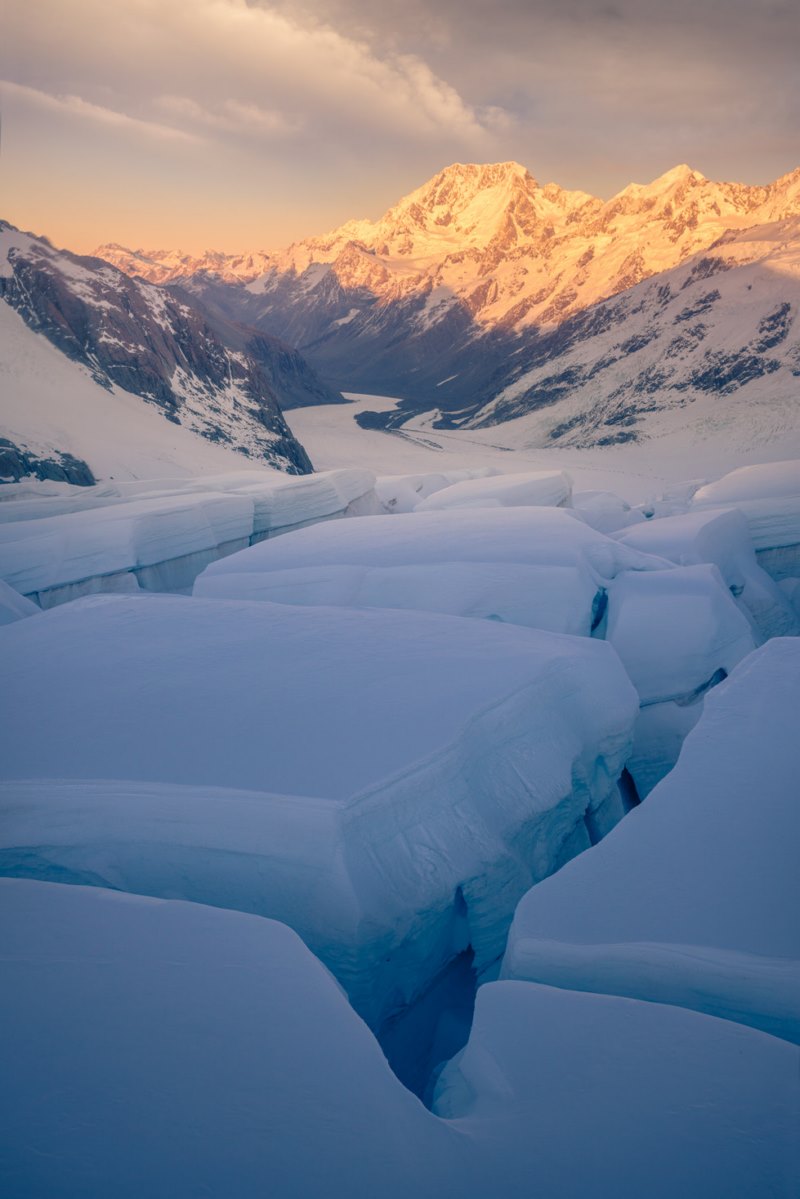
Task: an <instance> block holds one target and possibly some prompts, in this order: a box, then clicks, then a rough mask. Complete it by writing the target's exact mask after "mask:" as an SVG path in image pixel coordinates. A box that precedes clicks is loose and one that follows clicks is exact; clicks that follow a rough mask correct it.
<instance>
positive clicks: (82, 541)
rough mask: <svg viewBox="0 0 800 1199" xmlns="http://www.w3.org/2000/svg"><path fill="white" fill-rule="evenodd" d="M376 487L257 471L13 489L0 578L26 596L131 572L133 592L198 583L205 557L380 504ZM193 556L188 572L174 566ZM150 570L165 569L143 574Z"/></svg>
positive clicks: (368, 480) (341, 475)
mask: <svg viewBox="0 0 800 1199" xmlns="http://www.w3.org/2000/svg"><path fill="white" fill-rule="evenodd" d="M373 483H374V475H371V474H370V473H369V472H368V471H363V470H338V471H331V472H328V473H324V474H320V475H310V476H304V477H301V478H290V479H287V478H286V477H285V476H281V475H279V474H278V473H277V472H274V474H273V476H270V475H268V474H266V473H265V472H262V471H258V470H253V471H239V472H236V473H233V474H227V475H212V476H206V477H205V478H204V479H188V480H185V481H181V480H153V481H151V482H148V483H138V482H137V483H129V484H125V483H119V484H117V485H116V486H115V485H113V484H105V485H102V486H98V487H87V488H70V487H69V486H68V485H63V484H62V485H52V484H49V485H48V484H43V485H41V486H40V487H39V488H36V487H35V486H34V485H33V484H30V483H23V484H18V485H16V486H14V485H11V486H12V487H14V492H13V494H12V495H11V496H10V497H8V498H5V497H4V500H3V502H2V503H0V577H2V578H5V579H6V580H7V581H8V582H9V583H11V584H12V585H13V586H14V587H16V588H17V589H18V590H19V591H21V592H24V593H25V594H26V595H29V594H34V593H40V592H43V591H47V590H49V589H53V588H65V587H70V586H72V585H75V584H80V583H84V582H87V581H90V580H91V581H92V587H91V588H89V590H104V589H105V588H106V586H107V584H106V583H104V582H103V577H104V576H113V575H118V574H119V573H120V572H134V571H135V572H137V577H136V578H131V579H130V580H127V584H126V585H127V587H128V589H136V587H137V586H138V581H141V582H142V583H143V585H144V586H146V587H148V588H150V589H154V590H171V589H173V588H175V587H178V588H180V587H185V586H191V583H192V581H193V579H194V577H195V576H196V575H197V573H198V572H199V571H200V570H201V569H202V568H203V567H204V566H205V565H206V564H207V562H208V561H210V560H212V559H214V558H216V557H218V556H219V555H220V554H221V553H230V552H231V551H232V550H234V549H241V548H243V547H244V546H247V545H249V543H250V541H251V540H252V539H255V538H258V539H260V538H262V537H268V536H270V535H271V534H274V533H278V532H282V531H284V529H285V528H286V527H292V526H298V525H302V524H305V523H308V522H313V521H316V520H323V519H327V518H328V517H331V516H341V515H346V514H348V513H349V512H353V511H358V510H364V511H367V512H373V511H375V510H377V509H378V508H379V504H378V501H377V498H376V497H375V495H374V492H373V491H372V485H373ZM56 487H61V488H66V489H65V490H55V488H56ZM76 492H80V493H82V494H77V495H76V494H75V493H76ZM17 495H19V498H16V496H17ZM198 555H205V556H204V557H198ZM190 556H191V559H190V560H189V561H187V562H186V563H184V564H183V573H182V572H181V567H179V566H175V567H173V568H170V563H171V562H173V561H174V560H176V559H178V560H181V559H186V558H189V557H190ZM150 566H163V569H162V570H161V571H160V572H159V571H155V572H150V573H149V574H148V575H147V576H142V573H141V568H143V567H150ZM109 589H111V588H110V586H109ZM65 598H72V595H71V593H67V595H66V597H65Z"/></svg>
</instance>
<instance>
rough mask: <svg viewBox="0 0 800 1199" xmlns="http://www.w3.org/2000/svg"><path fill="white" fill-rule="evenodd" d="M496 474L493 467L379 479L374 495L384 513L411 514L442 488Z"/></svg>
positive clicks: (497, 472)
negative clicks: (419, 504)
mask: <svg viewBox="0 0 800 1199" xmlns="http://www.w3.org/2000/svg"><path fill="white" fill-rule="evenodd" d="M499 473H500V472H499V471H498V470H497V469H496V468H495V467H491V466H484V467H480V466H477V467H474V468H469V467H467V468H465V469H462V470H449V471H431V472H428V473H423V474H411V475H381V476H380V478H379V479H378V480H377V481H376V483H375V491H376V493H377V495H378V497H379V499H380V501H381V503H382V504H383V506H384V507H385V509H386V510H387V512H413V511H414V509H415V508H416V506H417V504H418V503H419V502H420V500H424V499H427V498H428V496H429V495H433V493H434V492H435V491H441V489H442V488H443V487H450V486H451V485H452V484H453V483H462V482H463V481H464V480H465V479H483V478H487V477H489V476H490V475H498V474H499Z"/></svg>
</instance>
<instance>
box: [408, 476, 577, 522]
mask: <svg viewBox="0 0 800 1199" xmlns="http://www.w3.org/2000/svg"><path fill="white" fill-rule="evenodd" d="M571 496H572V481H571V479H570V477H569V475H568V474H566V472H565V471H563V470H552V471H545V470H542V471H533V472H531V473H529V474H517V475H499V476H496V477H495V478H489V479H466V480H464V481H463V482H461V483H454V484H452V485H451V486H450V487H444V488H442V489H441V490H440V491H436V492H434V494H433V495H431V496H428V498H427V499H424V500H421V501H420V503H418V504H417V506H416V509H415V510H416V511H417V512H434V511H439V510H441V509H443V508H495V507H500V508H506V507H508V508H516V507H529V506H531V505H532V506H535V507H546V508H550V507H553V508H555V507H558V506H560V505H564V506H567V505H568V504H569V502H570V498H571Z"/></svg>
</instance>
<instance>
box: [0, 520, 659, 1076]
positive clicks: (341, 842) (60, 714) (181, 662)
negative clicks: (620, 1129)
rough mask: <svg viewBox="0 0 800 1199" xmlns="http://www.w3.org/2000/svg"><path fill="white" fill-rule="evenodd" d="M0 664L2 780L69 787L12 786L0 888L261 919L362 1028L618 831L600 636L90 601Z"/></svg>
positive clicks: (629, 722) (35, 633) (2, 635)
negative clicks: (54, 884)
mask: <svg viewBox="0 0 800 1199" xmlns="http://www.w3.org/2000/svg"><path fill="white" fill-rule="evenodd" d="M386 523H387V524H391V522H389V521H387V522H386ZM0 651H2V658H3V668H4V686H5V687H6V688H7V689H8V692H9V694H13V695H14V697H15V702H14V705H13V710H11V711H10V712H9V713H8V718H7V719H6V720H5V721H4V722H3V726H2V729H0V762H1V763H2V773H3V775H4V776H5V777H6V778H8V779H11V780H14V779H16V780H24V779H33V780H35V779H54V780H73V781H67V782H31V783H20V782H9V783H8V784H7V786H6V787H5V788H4V790H3V814H2V820H1V821H0V825H1V826H2V830H3V831H2V844H3V850H2V856H1V859H0V860H1V862H2V866H1V867H0V868H1V869H2V872H3V873H6V874H18V873H22V874H23V875H28V876H33V877H38V878H45V879H48V878H49V879H55V880H64V879H68V880H70V881H73V882H81V883H94V884H101V885H106V886H111V887H122V888H126V889H131V890H134V891H140V892H144V893H149V894H155V895H164V896H179V897H184V898H190V899H193V900H199V901H203V902H207V903H212V904H217V905H220V906H226V907H232V908H242V909H244V910H246V911H251V912H257V913H260V914H262V915H269V916H274V917H277V918H278V919H281V920H283V921H285V922H286V923H288V924H290V925H291V926H292V927H293V928H295V929H296V930H297V931H298V932H300V934H301V935H302V936H303V938H304V939H305V940H306V942H307V944H308V945H309V946H310V947H311V948H312V949H313V950H314V952H316V953H318V954H319V956H320V957H321V958H322V960H323V961H324V962H325V963H326V964H327V965H328V966H329V967H330V968H331V969H332V970H333V972H334V973H335V974H336V976H337V977H338V978H339V980H340V981H341V982H342V983H343V985H344V986H345V987H346V989H347V991H348V994H349V995H350V997H351V999H352V1001H353V1003H354V1005H355V1007H356V1009H357V1010H358V1011H359V1012H360V1013H361V1014H362V1015H363V1016H364V1017H365V1018H366V1019H367V1020H368V1022H369V1023H370V1024H371V1025H372V1027H374V1028H379V1027H381V1025H382V1024H384V1023H385V1021H386V1020H387V1019H388V1018H389V1017H391V1016H392V1015H395V1014H397V1013H398V1012H399V1011H402V1009H403V1008H404V1007H406V1006H407V1005H408V1004H410V1003H412V1002H413V1001H414V1000H415V999H416V998H417V997H418V996H419V995H420V994H421V993H422V992H424V991H425V989H426V988H427V987H428V986H429V985H430V983H431V982H432V981H433V980H434V979H435V978H437V976H440V975H441V972H442V971H443V970H444V969H445V967H447V966H448V964H449V963H451V962H453V961H454V959H456V958H457V957H458V956H459V955H463V954H465V953H472V954H474V967H475V969H476V970H477V971H479V972H480V971H482V970H484V969H485V968H486V967H487V966H488V965H489V964H490V963H492V962H493V961H494V960H495V959H497V958H498V956H499V955H500V954H501V953H502V951H503V946H504V943H505V936H506V931H507V928H508V925H509V922H510V920H511V917H512V915H513V911H514V907H515V905H516V903H517V901H518V900H519V899H520V898H521V896H522V895H523V894H524V893H525V891H526V890H527V889H528V888H529V887H530V886H531V885H532V884H533V883H535V882H537V881H538V880H539V879H541V878H544V877H546V876H547V875H549V874H551V873H552V872H553V871H554V870H557V869H558V868H559V867H560V866H561V865H562V864H563V863H564V862H565V861H567V860H568V859H569V858H571V857H572V856H574V855H575V854H576V853H579V852H580V851H581V850H583V849H585V848H586V847H587V846H588V845H589V844H590V843H591V842H593V841H595V840H597V839H598V838H599V837H600V836H602V835H603V834H604V833H605V832H606V831H607V830H608V829H609V828H610V827H612V826H613V825H614V824H615V823H616V821H617V820H618V819H619V817H620V816H621V815H622V805H621V801H620V796H619V794H618V790H617V785H616V781H617V779H618V777H619V775H620V772H621V770H622V767H623V764H624V762H625V759H626V757H627V755H628V753H629V750H630V744H631V731H632V728H633V724H634V720H635V718H636V713H637V710H638V702H637V697H636V694H635V692H634V689H633V687H632V686H631V684H630V682H629V681H628V678H627V676H626V674H625V671H624V670H623V668H622V666H621V664H620V662H619V659H618V657H617V656H616V654H615V653H614V651H613V650H612V649H611V647H610V646H609V645H607V644H605V643H603V642H602V641H593V640H590V639H588V638H572V637H561V636H557V635H554V634H551V633H541V632H537V631H534V630H530V629H523V628H518V627H515V626H511V625H498V624H496V623H493V622H488V621H487V622H476V621H469V620H460V619H456V618H453V617H444V616H437V615H433V614H430V613H420V612H398V611H391V612H388V611H387V612H384V611H377V610H375V611H367V610H364V611H352V610H348V609H342V608H307V607H306V608H304V607H292V606H288V605H272V604H265V603H240V602H236V601H224V602H219V601H203V600H200V599H189V598H183V597H179V596H169V597H167V596H147V597H137V596H131V597H127V596H96V597H89V598H86V599H82V600H79V601H77V602H75V603H72V604H68V605H63V606H61V607H58V608H56V609H54V610H52V611H49V612H45V613H43V614H41V615H39V616H37V617H35V618H34V619H32V620H19V621H17V622H15V623H14V624H11V625H9V626H7V627H6V628H3V629H0ZM47 678H53V679H58V680H60V683H59V686H58V687H55V686H53V687H50V686H43V680H45V679H47ZM108 779H117V780H135V781H133V782H119V783H108V782H104V781H103V780H108ZM74 780H94V782H90V783H88V784H87V783H83V782H75V781H74ZM145 846H146V850H145V849H144V847H145ZM434 1064H435V1063H434Z"/></svg>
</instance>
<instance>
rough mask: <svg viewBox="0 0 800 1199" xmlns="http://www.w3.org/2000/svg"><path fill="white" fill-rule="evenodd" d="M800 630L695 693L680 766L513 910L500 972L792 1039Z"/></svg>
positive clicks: (798, 984) (797, 1028) (799, 993)
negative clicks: (697, 702) (700, 695)
mask: <svg viewBox="0 0 800 1199" xmlns="http://www.w3.org/2000/svg"><path fill="white" fill-rule="evenodd" d="M799 712H800V641H798V640H796V639H794V638H777V639H774V640H772V641H770V642H769V643H768V644H766V645H765V646H762V647H761V648H760V649H758V650H756V651H755V652H754V653H752V654H751V655H749V656H748V657H747V658H746V660H745V661H743V662H742V663H740V665H739V666H738V667H736V669H735V670H734V671H733V673H732V675H731V677H730V678H729V679H727V680H726V681H725V682H724V683H723V684H721V685H720V686H719V687H715V688H714V689H713V690H712V691H711V692H709V694H708V695H707V696H706V701H705V706H704V711H703V715H702V716H701V718H700V720H699V722H698V724H697V725H696V727H695V729H694V730H693V731H692V732H690V733H689V735H688V737H687V738H686V741H685V743H684V746H683V749H682V751H681V755H680V758H679V759H678V762H677V765H676V766H675V767H674V769H673V770H672V772H671V773H670V774H669V775H668V777H667V778H665V779H664V780H663V781H662V782H661V783H660V784H659V785H658V786H657V787H656V788H655V789H654V790H653V792H652V793H651V794H650V796H649V797H648V799H647V801H646V802H645V803H644V804H642V805H641V806H640V807H638V808H636V809H635V810H634V811H633V812H631V814H630V815H629V816H628V818H627V819H626V820H625V821H624V822H623V823H622V824H621V825H619V827H618V828H616V829H615V830H614V831H613V832H612V833H611V834H610V835H609V836H608V837H607V838H606V839H605V840H604V841H602V842H601V843H600V844H599V845H596V846H595V847H594V848H593V849H592V850H590V851H589V852H587V853H586V854H583V855H581V857H580V859H579V860H578V861H576V862H572V863H569V864H568V865H567V866H565V867H564V869H562V870H561V871H560V872H559V874H558V875H557V876H555V877H553V878H551V879H547V880H546V881H544V882H543V883H541V884H540V885H539V886H537V887H534V888H533V889H532V890H531V891H529V892H528V894H527V895H526V896H525V898H524V899H523V901H522V902H521V903H520V905H519V906H518V908H517V911H516V915H515V918H514V923H513V925H512V929H511V932H510V934H509V940H508V947H507V950H506V954H505V958H504V963H503V975H504V977H506V978H511V979H528V980H531V981H537V982H542V983H548V984H551V985H555V986H561V987H566V988H569V989H575V990H586V991H594V992H605V993H609V994H619V995H628V996H631V997H634V998H639V999H647V1000H651V1001H657V1002H660V1003H668V1004H677V1005H679V1006H683V1007H688V1008H693V1009H696V1010H698V1011H704V1012H708V1013H710V1014H713V1015H717V1016H723V1017H725V1018H727V1019H730V1020H735V1021H738V1022H740V1023H743V1024H748V1025H751V1026H753V1027H756V1028H761V1029H763V1030H765V1031H767V1032H770V1033H774V1034H775V1035H777V1036H781V1037H784V1038H786V1039H787V1040H793V1041H800V930H799V929H798V924H797V919H796V913H797V910H798V902H799V901H800V890H799V889H798V874H797V870H796V860H795V859H796V845H797V829H798V806H797V802H796V801H797V779H798V776H799V774H800V738H799V737H798V713H799Z"/></svg>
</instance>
